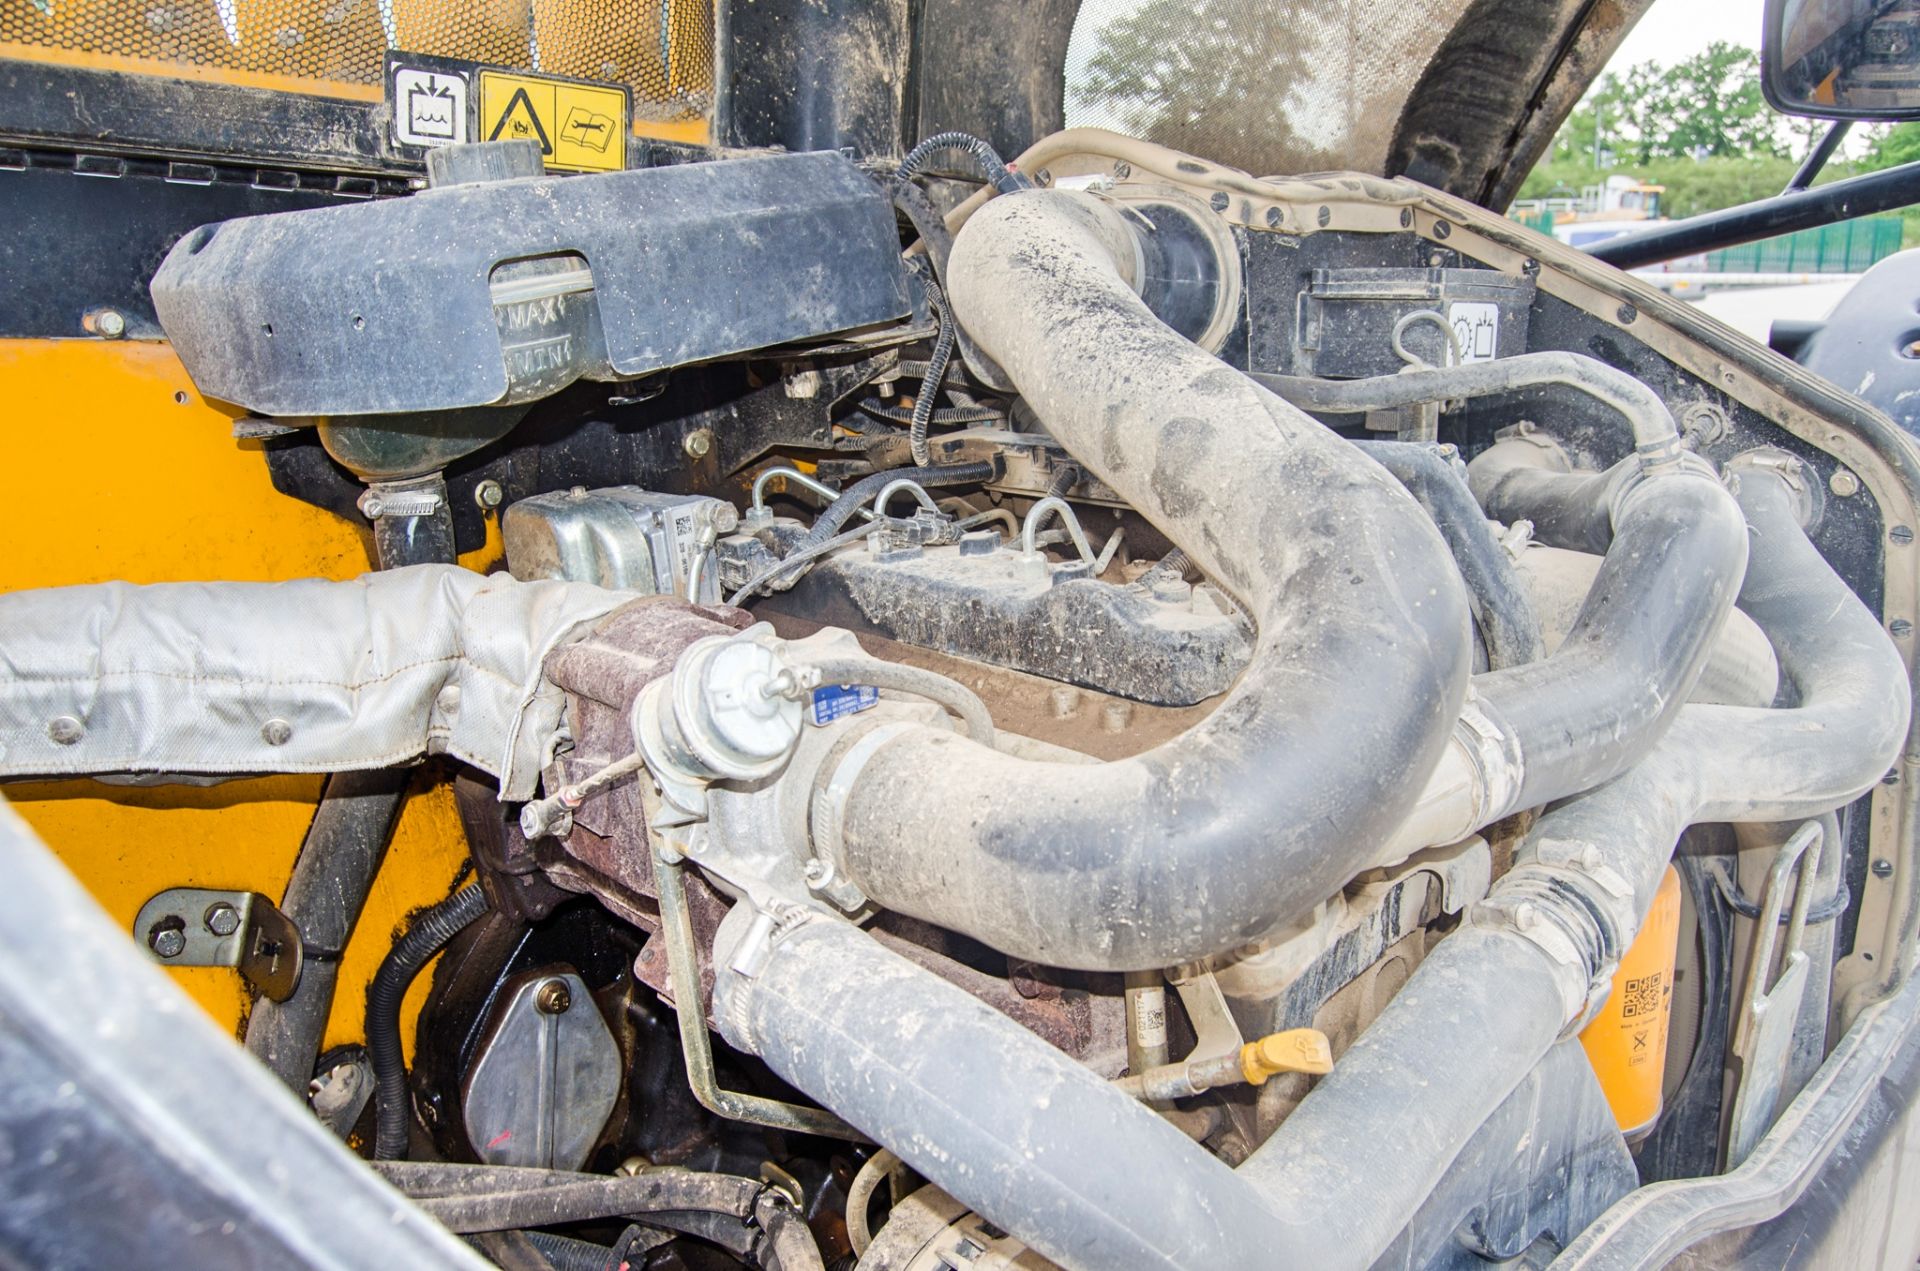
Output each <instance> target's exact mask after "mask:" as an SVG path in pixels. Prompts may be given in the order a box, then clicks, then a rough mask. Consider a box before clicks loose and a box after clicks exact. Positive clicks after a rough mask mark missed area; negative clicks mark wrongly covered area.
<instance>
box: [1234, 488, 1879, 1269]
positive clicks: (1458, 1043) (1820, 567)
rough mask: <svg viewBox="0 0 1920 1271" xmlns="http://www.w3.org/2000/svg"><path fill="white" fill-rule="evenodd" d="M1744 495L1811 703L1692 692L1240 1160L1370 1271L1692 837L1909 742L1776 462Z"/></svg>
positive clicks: (1265, 1188)
mask: <svg viewBox="0 0 1920 1271" xmlns="http://www.w3.org/2000/svg"><path fill="white" fill-rule="evenodd" d="M1739 500H1740V506H1741V507H1742V509H1743V510H1744V511H1745V513H1746V516H1747V520H1748V522H1749V524H1750V525H1751V527H1752V537H1753V552H1752V559H1751V562H1750V563H1749V565H1748V568H1747V573H1746V579H1745V582H1744V584H1743V585H1742V587H1741V591H1740V603H1741V607H1742V608H1743V609H1744V610H1745V611H1746V612H1747V613H1748V614H1749V615H1750V616H1751V617H1752V618H1753V619H1754V621H1756V622H1757V623H1758V624H1759V625H1760V627H1761V629H1762V630H1764V631H1765V632H1766V634H1767V636H1768V638H1769V639H1771V640H1772V641H1773V643H1774V646H1775V648H1776V649H1778V651H1779V654H1780V664H1781V671H1782V674H1783V676H1784V678H1786V679H1787V680H1788V681H1789V682H1790V683H1791V684H1792V685H1793V688H1794V691H1795V693H1796V695H1797V699H1798V702H1799V704H1798V705H1797V706H1795V707H1792V708H1786V709H1767V708H1756V707H1743V706H1716V705H1698V704H1694V705H1688V706H1685V707H1683V708H1682V709H1681V710H1680V712H1679V714H1678V716H1677V718H1676V719H1675V720H1674V722H1673V725H1672V727H1671V728H1669V729H1668V730H1667V733H1666V735H1665V737H1664V738H1663V739H1662V740H1661V741H1660V743H1659V744H1658V745H1657V746H1655V747H1654V748H1653V749H1652V751H1651V752H1650V753H1649V754H1648V755H1647V757H1646V758H1645V760H1643V761H1642V762H1641V763H1640V764H1638V765H1637V766H1636V767H1634V768H1633V769H1632V770H1631V771H1630V772H1628V773H1627V774H1626V775H1624V776H1622V777H1620V778H1619V779H1618V780H1616V781H1613V782H1611V783H1609V784H1608V785H1605V786H1603V787H1601V788H1600V789H1598V790H1595V791H1594V792H1593V793H1591V794H1588V795H1585V796H1584V797H1581V798H1578V799H1573V800H1570V801H1568V802H1566V803H1564V804H1562V805H1560V806H1559V807H1557V808H1555V809H1554V810H1553V811H1551V812H1549V813H1547V815H1546V816H1545V817H1543V818H1542V819H1541V821H1540V822H1539V824H1538V825H1537V826H1535V827H1534V829H1533V832H1532V833H1531V834H1529V835H1528V837H1527V840H1526V842H1525V844H1524V845H1523V847H1522V849H1521V851H1520V853H1519V855H1518V858H1517V860H1516V862H1515V866H1514V868H1513V869H1512V870H1511V871H1510V872H1509V873H1507V874H1506V875H1504V876H1502V878H1501V879H1500V881H1499V883H1497V884H1496V885H1495V887H1494V889H1493V891H1492V892H1491V893H1490V894H1489V895H1488V897H1487V899H1486V900H1485V901H1484V902H1482V903H1481V904H1480V905H1479V906H1477V907H1476V908H1475V909H1474V910H1473V911H1471V913H1470V915H1469V921H1468V923H1467V924H1466V925H1465V926H1463V927H1462V928H1461V929H1460V930H1459V931H1458V932H1456V933H1455V934H1453V935H1450V936H1448V937H1447V938H1446V939H1444V940H1442V941H1441V942H1440V944H1439V945H1438V946H1436V947H1435V949H1434V950H1433V952H1432V953H1430V954H1429V955H1428V956H1427V958H1426V960H1425V961H1424V962H1422V963H1421V964H1420V968H1419V970H1417V971H1416V972H1415V973H1414V975H1413V978H1412V979H1410V980H1409V981H1408V982H1407V984H1406V986H1405V987H1404V988H1402V989H1401V990H1400V992H1399V994H1398V995H1397V996H1396V997H1395V998H1394V999H1393V1001H1392V1002H1391V1003H1389V1004H1388V1006H1387V1009H1386V1010H1385V1011H1384V1012H1382V1013H1381V1015H1380V1017H1379V1018H1378V1019H1377V1020H1375V1021H1374V1022H1373V1024H1371V1025H1370V1026H1369V1027H1368V1028H1367V1031H1366V1032H1365V1033H1364V1034H1362V1035H1361V1037H1360V1039H1359V1041H1357V1042H1356V1043H1355V1044H1354V1045H1353V1047H1352V1048H1351V1049H1349V1050H1348V1051H1347V1053H1346V1054H1344V1055H1343V1056H1341V1058H1340V1062H1339V1064H1338V1065H1337V1066H1336V1067H1335V1069H1334V1072H1333V1074H1332V1075H1331V1076H1329V1077H1328V1078H1326V1079H1325V1080H1324V1081H1322V1082H1321V1083H1320V1085H1319V1086H1318V1087H1316V1088H1315V1089H1314V1091H1313V1093H1311V1094H1310V1095H1308V1096H1307V1098H1306V1100H1305V1101H1304V1102H1303V1103H1302V1104H1301V1105H1300V1107H1299V1108H1298V1109H1297V1110H1296V1111H1295V1112H1294V1113H1293V1115H1292V1116H1290V1117H1289V1118H1288V1119H1287V1121H1286V1122H1285V1123H1284V1124H1283V1125H1282V1126H1281V1127H1280V1129H1279V1130H1278V1131H1277V1132H1276V1133H1275V1134H1274V1135H1273V1137H1272V1138H1270V1139H1269V1140H1267V1142H1266V1143H1264V1144H1262V1145H1261V1147H1260V1148H1259V1150H1258V1151H1256V1152H1255V1153H1254V1154H1253V1155H1252V1156H1251V1157H1249V1158H1248V1159H1247V1160H1246V1162H1245V1163H1244V1164H1242V1165H1241V1167H1240V1171H1239V1172H1240V1176H1241V1177H1242V1178H1244V1179H1246V1180H1247V1181H1249V1182H1252V1183H1254V1184H1255V1185H1256V1186H1257V1187H1258V1188H1260V1190H1261V1191H1262V1193H1263V1194H1264V1195H1265V1196H1266V1197H1267V1198H1268V1200H1269V1203H1270V1204H1271V1205H1272V1206H1273V1207H1274V1208H1275V1209H1276V1210H1277V1211H1278V1212H1279V1214H1280V1216H1281V1217H1282V1218H1283V1219H1284V1220H1285V1221H1286V1223H1287V1224H1288V1225H1289V1226H1304V1227H1307V1228H1315V1227H1320V1226H1335V1225H1337V1226H1338V1227H1339V1228H1340V1229H1341V1231H1342V1232H1343V1233H1344V1235H1345V1237H1346V1239H1347V1241H1348V1243H1347V1245H1346V1248H1347V1250H1348V1253H1349V1255H1350V1261H1351V1265H1356V1266H1364V1265H1367V1264H1369V1263H1371V1262H1372V1261H1373V1259H1374V1258H1376V1257H1377V1256H1379V1254H1380V1253H1381V1252H1382V1251H1383V1250H1385V1249H1386V1248H1387V1246H1388V1244H1389V1243H1390V1242H1391V1241H1392V1239H1393V1237H1394V1236H1395V1235H1397V1234H1398V1232H1399V1231H1400V1229H1401V1227H1402V1226H1403V1225H1404V1224H1405V1222H1406V1218H1407V1215H1408V1214H1410V1213H1412V1212H1413V1209H1414V1208H1415V1207H1416V1206H1418V1205H1419V1203H1420V1202H1421V1200H1423V1199H1424V1198H1425V1197H1426V1195H1427V1194H1428V1192H1429V1191H1431V1189H1432V1188H1433V1186H1434V1184H1435V1183H1436V1182H1437V1181H1438V1180H1439V1178H1440V1177H1441V1175H1442V1174H1444V1173H1445V1171H1446V1169H1447V1166H1448V1165H1449V1164H1450V1163H1451V1161H1452V1160H1453V1158H1454V1157H1455V1155H1457V1154H1458V1153H1459V1151H1460V1150H1461V1148H1462V1147H1463V1146H1464V1145H1465V1144H1466V1142H1467V1141H1468V1139H1469V1138H1471V1137H1472V1135H1473V1132H1474V1131H1475V1130H1477V1129H1478V1128H1479V1127H1480V1125H1481V1123H1482V1122H1483V1121H1484V1120H1485V1119H1486V1117H1487V1116H1488V1115H1489V1114H1491V1113H1492V1111H1493V1109H1494V1108H1495V1107H1497V1106H1498V1105H1499V1103H1500V1101H1501V1100H1502V1099H1504V1098H1505V1097H1506V1095H1507V1093H1508V1092H1509V1091H1511V1090H1512V1089H1513V1088H1514V1087H1515V1086H1516V1085H1518V1084H1519V1082H1520V1080H1521V1079H1522V1078H1523V1077H1524V1076H1525V1075H1526V1073H1527V1072H1528V1070H1529V1069H1531V1068H1532V1067H1533V1065H1534V1064H1535V1063H1536V1062H1538V1061H1539V1059H1540V1057H1541V1056H1542V1055H1544V1054H1545V1053H1546V1051H1547V1048H1548V1047H1549V1046H1550V1045H1552V1044H1553V1042H1554V1040H1555V1039H1556V1038H1557V1037H1559V1036H1560V1035H1561V1034H1562V1032H1563V1031H1564V1030H1565V1029H1567V1028H1568V1027H1569V1026H1570V1025H1573V1024H1576V1023H1578V1022H1579V1021H1580V1020H1581V1019H1582V1017H1583V1016H1584V1015H1585V1013H1586V1012H1587V1010H1588V1008H1589V1005H1590V1003H1591V1002H1592V1000H1593V998H1592V994H1593V992H1594V991H1595V989H1596V987H1597V986H1603V985H1605V984H1606V983H1607V979H1608V976H1609V975H1610V973H1611V969H1612V966H1613V964H1614V962H1615V960H1616V959H1617V958H1618V957H1619V955H1620V953H1621V952H1622V951H1623V950H1624V949H1625V948H1626V947H1627V946H1628V945H1629V944H1631V943H1632V941H1633V937H1634V935H1635V934H1636V933H1637V931H1638V930H1639V926H1640V922H1641V920H1642V918H1643V917H1644V915H1645V914H1646V911H1647V907H1648V905H1649V904H1650V903H1651V902H1652V899H1653V894H1654V891H1655V889H1656V888H1657V887H1658V886H1659V882H1660V876H1661V874H1662V873H1663V872H1664V871H1665V869H1666V866H1667V861H1668V859H1669V858H1670V857H1671V856H1672V853H1673V845H1674V843H1675V842H1676V841H1677V840H1678V839H1679V837H1680V834H1681V831H1683V830H1684V829H1686V827H1687V826H1689V825H1692V824H1696V823H1700V822H1718V821H1733V822H1754V821H1783V820H1795V819H1802V818H1806V817H1814V816H1819V815H1821V814H1823V813H1825V812H1828V811H1831V810H1832V809H1834V808H1836V807H1840V806H1843V805H1845V804H1847V803H1849V802H1851V801H1852V800H1853V799H1855V798H1857V797H1858V796H1859V795H1860V794H1862V793H1863V792H1865V791H1867V790H1870V789H1872V788H1873V785H1874V783H1875V782H1877V781H1879V780H1880V778H1881V776H1882V775H1884V774H1885V773H1886V771H1887V769H1888V767H1889V766H1890V765H1891V764H1893V763H1894V761H1895V760H1896V758H1897V757H1898V755H1899V752H1900V744H1901V740H1902V738H1904V737H1905V735H1906V729H1907V722H1908V714H1909V708H1910V701H1911V698H1910V691H1909V689H1908V686H1907V682H1906V672H1905V668H1904V667H1903V666H1902V664H1901V661H1900V655H1899V653H1898V652H1897V651H1896V650H1895V649H1894V647H1893V643H1892V641H1891V640H1889V639H1888V638H1887V635H1886V633H1885V632H1884V631H1882V630H1881V629H1880V624H1879V623H1878V622H1877V621H1875V620H1874V617H1873V615H1872V614H1871V613H1869V612H1868V611H1867V609H1866V606H1864V605H1863V604H1861V603H1860V600H1859V598H1858V597H1856V596H1855V595H1854V594H1853V592H1852V591H1850V590H1849V589H1848V587H1847V585H1846V584H1845V583H1844V582H1842V581H1841V579H1840V578H1839V577H1838V576H1837V575H1835V574H1834V572H1833V570H1832V569H1831V568H1830V567H1829V566H1828V565H1827V563H1826V561H1824V560H1823V559H1821V557H1820V554H1819V552H1818V551H1816V550H1815V549H1814V547H1813V545H1812V543H1810V542H1809V541H1808V540H1807V537H1806V535H1805V533H1803V532H1802V530H1801V528H1800V525H1799V523H1798V520H1797V517H1796V514H1795V512H1796V509H1795V500H1794V497H1793V495H1792V493H1791V492H1790V491H1789V490H1788V489H1787V487H1786V486H1785V484H1784V483H1783V482H1782V480H1781V479H1780V477H1779V475H1778V474H1777V473H1772V472H1765V471H1755V470H1749V471H1747V472H1745V473H1743V474H1742V477H1741V482H1740V489H1739ZM1416 1102H1417V1103H1418V1105H1419V1108H1420V1114H1419V1115H1418V1116H1417V1117H1411V1118H1409V1117H1408V1116H1407V1114H1406V1109H1407V1108H1408V1107H1409V1106H1411V1105H1412V1104H1413V1103H1416ZM1381 1143H1392V1144H1393V1145H1394V1147H1393V1150H1392V1151H1391V1152H1389V1153H1381V1154H1379V1155H1377V1156H1374V1157H1370V1158H1369V1162H1368V1165H1367V1167H1366V1168H1365V1169H1334V1168H1328V1165H1327V1162H1328V1161H1329V1160H1341V1159H1343V1158H1345V1157H1347V1156H1349V1155H1350V1154H1351V1153H1353V1152H1358V1151H1366V1150H1368V1149H1367V1148H1365V1147H1363V1146H1362V1145H1368V1144H1373V1145H1377V1144H1381ZM1359 1178H1364V1179H1365V1180H1367V1193H1366V1196H1365V1198H1364V1200H1361V1199H1359V1198H1357V1197H1356V1196H1355V1195H1354V1184H1353V1181H1352V1180H1354V1179H1359Z"/></svg>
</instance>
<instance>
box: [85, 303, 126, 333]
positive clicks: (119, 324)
mask: <svg viewBox="0 0 1920 1271" xmlns="http://www.w3.org/2000/svg"><path fill="white" fill-rule="evenodd" d="M93 329H94V330H96V331H98V332H99V333H100V334H101V335H104V336H106V337H107V338H108V339H109V340H117V339H119V338H120V337H121V336H123V335H125V334H126V333H127V319H126V315H125V314H122V313H121V312H120V311H119V310H118V309H102V310H101V311H100V312H99V313H97V314H95V315H94V318H93Z"/></svg>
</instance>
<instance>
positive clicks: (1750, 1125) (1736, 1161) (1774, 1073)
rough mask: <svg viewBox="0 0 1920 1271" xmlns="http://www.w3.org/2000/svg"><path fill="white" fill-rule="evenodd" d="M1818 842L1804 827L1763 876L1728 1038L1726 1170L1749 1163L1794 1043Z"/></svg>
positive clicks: (1815, 832)
mask: <svg viewBox="0 0 1920 1271" xmlns="http://www.w3.org/2000/svg"><path fill="white" fill-rule="evenodd" d="M1822 837H1823V835H1822V831H1821V829H1820V823H1819V822H1818V821H1808V822H1807V823H1806V824H1805V825H1803V826H1801V827H1800V828H1799V829H1798V830H1796V831H1794V834H1793V837H1792V838H1790V839H1788V840H1787V841H1786V843H1785V844H1783V845H1782V846H1781V848H1780V851H1779V853H1778V855H1776V856H1775V857H1774V858H1773V867H1772V868H1771V869H1769V870H1768V871H1767V890H1766V894H1765V896H1763V897H1762V899H1761V901H1760V917H1759V918H1758V919H1757V920H1756V924H1755V926H1754V931H1753V944H1752V948H1751V950H1750V951H1749V955H1748V959H1747V989H1746V997H1745V1000H1744V1001H1743V1002H1742V1003H1741V1010H1740V1019H1739V1022H1738V1023H1737V1024H1736V1025H1735V1030H1734V1034H1733V1054H1734V1057H1735V1058H1736V1059H1737V1060H1738V1061H1739V1063H1740V1085H1739V1088H1738V1090H1737V1091H1736V1092H1735V1094H1734V1097H1733V1119H1732V1122H1731V1123H1730V1125H1729V1128H1728V1130H1727V1168H1728V1169H1734V1168H1737V1167H1738V1166H1739V1165H1740V1163H1741V1162H1742V1161H1744V1160H1746V1159H1747V1155H1748V1154H1749V1153H1750V1152H1752V1151H1753V1149H1754V1146H1755V1145H1756V1144H1758V1143H1759V1142H1760V1139H1761V1137H1762V1136H1763V1135H1765V1134H1766V1132H1767V1127H1768V1126H1770V1125H1772V1124H1773V1116H1774V1113H1775V1112H1776V1111H1778V1104H1779V1102H1780V1088H1781V1085H1782V1083H1783V1082H1784V1081H1785V1080H1786V1073H1787V1052H1788V1051H1789V1050H1790V1049H1791V1048H1792V1044H1793V1024H1794V1020H1795V1018H1797V1017H1798V1015H1799V1014H1800V999H1801V998H1802V996H1804V995H1805V993H1806V989H1807V974H1808V971H1807V967H1808V961H1807V954H1806V950H1804V949H1802V948H1801V947H1800V943H1801V938H1802V936H1803V935H1804V934H1805V933H1806V927H1807V906H1808V904H1809V903H1810V902H1811V901H1812V899H1813V879H1814V874H1815V871H1817V870H1818V868H1819V865H1820V850H1821V838H1822ZM1789 874H1792V875H1793V876H1794V877H1793V883H1792V886H1793V889H1794V890H1793V912H1792V917H1791V918H1790V919H1789V920H1788V922H1787V934H1786V936H1785V937H1784V947H1785V949H1786V954H1785V956H1784V957H1782V958H1781V959H1780V970H1779V974H1778V975H1773V968H1774V950H1775V948H1776V947H1777V946H1778V945H1779V944H1780V942H1781V941H1782V939H1783V937H1781V935H1780V912H1781V910H1782V909H1784V908H1785V907H1786V894H1787V886H1788V882H1787V876H1788V875H1789ZM1770 976H1771V983H1769V977H1770Z"/></svg>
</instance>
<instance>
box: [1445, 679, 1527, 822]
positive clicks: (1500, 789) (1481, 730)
mask: <svg viewBox="0 0 1920 1271" xmlns="http://www.w3.org/2000/svg"><path fill="white" fill-rule="evenodd" d="M1454 735H1455V736H1456V737H1459V738H1460V739H1461V740H1462V749H1463V750H1465V751H1466V753H1467V758H1468V759H1469V760H1470V761H1471V763H1472V765H1473V773H1474V785H1475V786H1476V787H1477V790H1478V797H1477V798H1476V800H1475V802H1476V803H1477V804H1478V813H1477V815H1476V816H1475V817H1474V820H1475V821H1476V822H1477V824H1474V825H1470V826H1467V827H1466V828H1465V829H1464V830H1463V831H1462V834H1463V835H1465V834H1471V833H1473V832H1474V831H1475V830H1477V829H1479V828H1480V826H1482V825H1487V824H1490V823H1492V822H1494V821H1497V820H1499V819H1500V818H1501V817H1503V816H1506V815H1507V814H1508V813H1510V812H1512V811H1514V810H1515V809H1516V808H1517V807H1518V806H1519V804H1520V792H1521V789H1522V788H1523V787H1524V786H1525V784H1526V777H1527V757H1526V755H1525V754H1523V753H1522V752H1521V749H1520V738H1519V737H1518V736H1517V735H1516V734H1515V733H1514V731H1513V729H1511V728H1509V727H1507V726H1506V725H1505V724H1503V723H1502V722H1501V721H1500V719H1499V718H1498V717H1497V716H1495V715H1494V714H1493V713H1492V712H1491V711H1490V710H1488V709H1487V707H1486V705H1485V704H1484V703H1483V701H1482V700H1481V698H1480V695H1479V694H1477V693H1475V692H1473V691H1472V690H1471V689H1469V690H1468V691H1467V699H1466V701H1464V702H1462V703H1461V705H1460V718H1459V719H1458V720H1457V721H1456V722H1455V724H1454Z"/></svg>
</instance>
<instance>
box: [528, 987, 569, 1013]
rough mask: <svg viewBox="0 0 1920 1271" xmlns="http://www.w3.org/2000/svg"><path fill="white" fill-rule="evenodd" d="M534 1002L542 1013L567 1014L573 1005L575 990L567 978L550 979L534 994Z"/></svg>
mask: <svg viewBox="0 0 1920 1271" xmlns="http://www.w3.org/2000/svg"><path fill="white" fill-rule="evenodd" d="M533 1004H534V1005H535V1006H536V1007H538V1008H539V1009H540V1013H541V1014H542V1015H565V1014H566V1013H567V1011H568V1010H570V1009H571V1008H572V1006H573V990H572V989H571V988H569V987H567V982H566V981H565V980H559V979H555V980H548V981H547V982H546V983H545V984H542V985H541V986H540V988H539V991H538V992H536V993H535V994H534V998H533Z"/></svg>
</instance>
